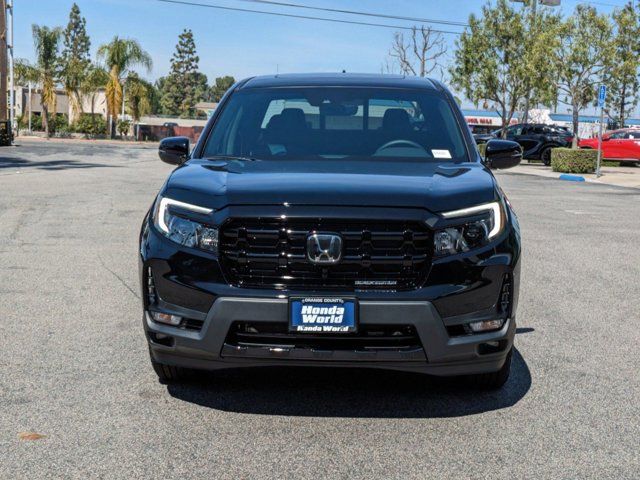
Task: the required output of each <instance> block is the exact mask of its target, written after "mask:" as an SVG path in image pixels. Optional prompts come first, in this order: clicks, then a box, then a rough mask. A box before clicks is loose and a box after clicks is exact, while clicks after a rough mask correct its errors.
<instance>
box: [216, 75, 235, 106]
mask: <svg viewBox="0 0 640 480" xmlns="http://www.w3.org/2000/svg"><path fill="white" fill-rule="evenodd" d="M234 83H236V79H235V78H233V77H231V76H229V75H225V76H224V77H216V80H215V83H214V84H213V85H212V86H211V95H210V98H211V101H213V102H219V101H220V100H221V99H222V96H223V95H224V94H225V92H226V91H227V90H229V89H230V88H231V87H232V85H233V84H234Z"/></svg>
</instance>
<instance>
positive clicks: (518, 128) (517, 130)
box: [507, 125, 523, 135]
mask: <svg viewBox="0 0 640 480" xmlns="http://www.w3.org/2000/svg"><path fill="white" fill-rule="evenodd" d="M522 130H523V127H522V125H514V126H513V127H509V128H507V135H522Z"/></svg>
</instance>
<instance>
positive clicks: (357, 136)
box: [203, 87, 468, 162]
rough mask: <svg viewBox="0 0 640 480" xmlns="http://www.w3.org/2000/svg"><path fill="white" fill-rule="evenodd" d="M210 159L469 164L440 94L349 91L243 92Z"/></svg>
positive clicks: (212, 139) (226, 114) (219, 126)
mask: <svg viewBox="0 0 640 480" xmlns="http://www.w3.org/2000/svg"><path fill="white" fill-rule="evenodd" d="M203 156H204V157H208V158H209V157H216V156H237V157H243V158H252V159H260V160H269V159H306V158H312V159H319V158H320V159H321V158H327V159H329V158H337V159H340V158H372V157H373V158H380V159H398V158H405V159H406V158H413V159H419V160H424V161H431V162H466V161H468V157H467V151H466V149H465V144H464V141H463V139H462V133H461V131H460V127H459V125H458V123H457V122H456V118H455V116H454V112H453V110H452V108H451V105H449V103H448V102H447V100H446V99H445V98H444V97H443V96H441V95H440V94H438V93H437V92H429V91H424V90H402V89H384V88H342V87H322V88H318V87H315V88H312V87H309V88H265V89H247V90H242V91H240V92H237V93H235V94H234V95H233V96H232V97H231V98H230V100H229V102H228V103H227V104H226V105H225V106H224V110H223V111H222V113H221V116H220V118H219V119H218V120H217V121H216V124H215V126H214V129H213V131H212V133H211V135H210V136H209V138H208V140H207V142H206V145H205V147H204V155H203Z"/></svg>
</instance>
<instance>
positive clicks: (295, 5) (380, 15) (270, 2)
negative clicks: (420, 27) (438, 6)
mask: <svg viewBox="0 0 640 480" xmlns="http://www.w3.org/2000/svg"><path fill="white" fill-rule="evenodd" d="M239 1H241V2H249V3H262V4H266V5H278V6H281V7H291V8H304V9H307V10H317V11H321V12H332V13H346V14H348V15H364V16H366V17H377V18H390V19H393V20H408V21H411V22H417V23H436V24H440V25H453V26H457V27H468V26H469V25H468V24H467V23H464V22H454V21H450V20H434V19H431V18H420V17H403V16H400V15H385V14H383V13H373V12H363V11H356V10H341V9H338V8H326V7H312V6H310V5H301V4H299V3H288V2H276V1H274V0H239Z"/></svg>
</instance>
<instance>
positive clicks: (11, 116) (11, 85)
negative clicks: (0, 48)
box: [7, 0, 16, 139]
mask: <svg viewBox="0 0 640 480" xmlns="http://www.w3.org/2000/svg"><path fill="white" fill-rule="evenodd" d="M7 10H8V12H9V15H11V19H10V20H9V44H8V45H7V46H8V50H9V120H10V121H11V132H12V133H13V130H14V129H15V117H16V112H15V104H16V100H15V98H16V92H15V85H14V80H13V0H9V3H8V4H7ZM11 138H12V139H13V134H12V135H11Z"/></svg>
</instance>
